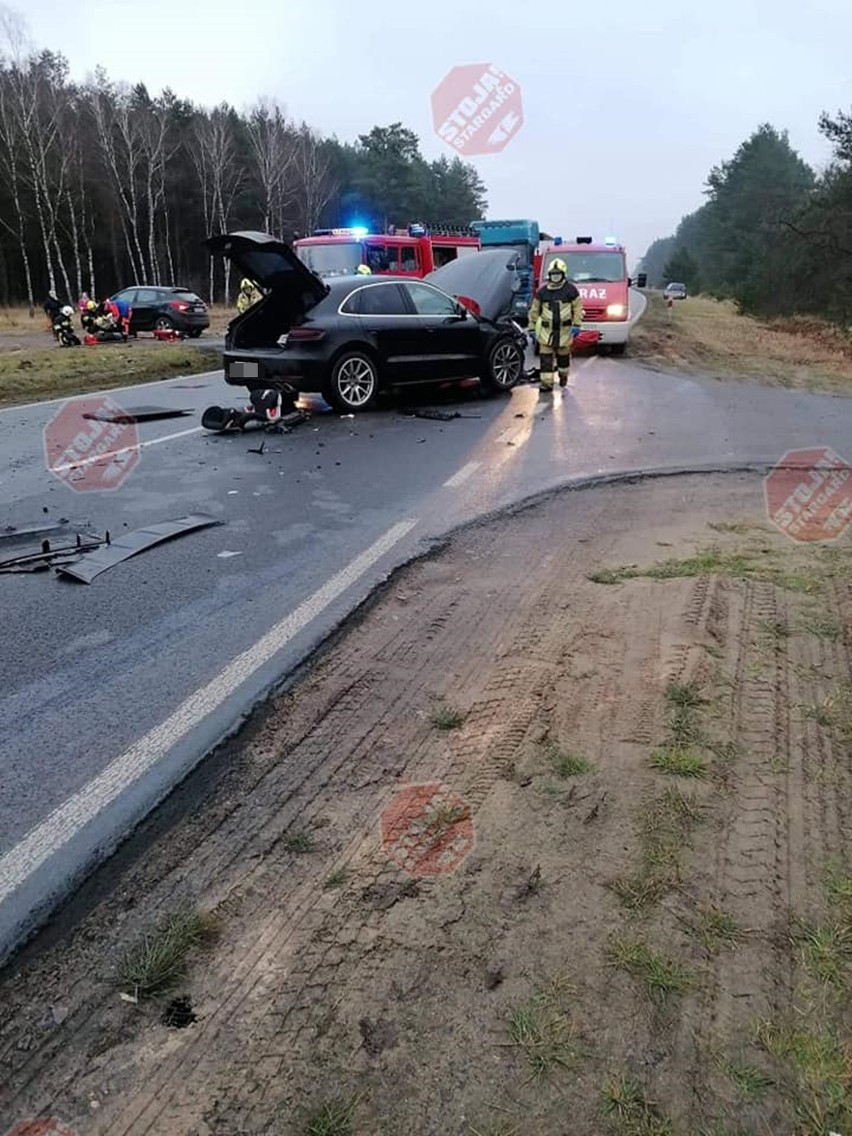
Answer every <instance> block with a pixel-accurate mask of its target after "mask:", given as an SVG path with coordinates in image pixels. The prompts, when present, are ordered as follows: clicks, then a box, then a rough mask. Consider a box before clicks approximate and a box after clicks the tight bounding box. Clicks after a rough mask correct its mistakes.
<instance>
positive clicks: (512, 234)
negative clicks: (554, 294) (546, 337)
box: [470, 220, 542, 323]
mask: <svg viewBox="0 0 852 1136" xmlns="http://www.w3.org/2000/svg"><path fill="white" fill-rule="evenodd" d="M470 227H471V229H473V231H474V232H475V233H476V235H477V236H478V237H479V242H480V244H481V246H482V248H483V249H487V248H503V247H505V248H512V249H515V250H516V251H517V252H518V253H520V261H519V264H518V275H519V276H520V278H521V291H520V292H519V293H518V295H517V297H516V298H515V304H514V310H513V313H512V314H513V316H514V317H515V319H518V320H520V321H521V322H522V323H526V318H527V312H528V311H529V306H530V304H531V303H532V297H533V288H534V287H535V256H536V253H537V251H538V243H539V241H540V240H541V239H542V234H541V233H540V231H539V227H538V221H528V220H527V221H472V222H471V225H470Z"/></svg>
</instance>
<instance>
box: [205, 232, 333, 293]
mask: <svg viewBox="0 0 852 1136" xmlns="http://www.w3.org/2000/svg"><path fill="white" fill-rule="evenodd" d="M204 244H205V247H206V248H208V249H209V250H210V252H211V253H212V254H213V255H214V256H224V257H227V259H228V260H230V261H231V263H232V264H234V265H236V267H237V270H238V271H239V272H240V273H241V274H242V275H243V276H246V277H248V279H249V280H251V281H252V282H253V283H255V284H259V285H260V287H261V288H263V289H264V291H266V292H278V293H286V294H288V295H290V296H292V297H294V298H295V297H297V296H298V297H302V298H304V299H307V298H310V300H311V301H313V302H314V303H317V302H319V301H320V300H322V299H323V297H325V296H327V295H328V285H327V284H325V283H324V282H323V281H322V280H320V278H319V276H315V275H314V273H313V272H311V270H310V269H309V268H307V267H306V266H305V265H304V264H302V262H301V260H299V258H298V256H297V255H296V254H295V252H294V251H293V250H292V249H291V248H290V246H289V245H287V244H285V243H284V241H279V240H278V239H277V237H273V236H271V235H270V234H269V233H254V232H240V233H222V234H221V235H220V236H217V237H208V239H207V240H206V241H205V242H204Z"/></svg>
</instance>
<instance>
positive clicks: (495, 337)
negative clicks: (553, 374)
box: [206, 232, 524, 413]
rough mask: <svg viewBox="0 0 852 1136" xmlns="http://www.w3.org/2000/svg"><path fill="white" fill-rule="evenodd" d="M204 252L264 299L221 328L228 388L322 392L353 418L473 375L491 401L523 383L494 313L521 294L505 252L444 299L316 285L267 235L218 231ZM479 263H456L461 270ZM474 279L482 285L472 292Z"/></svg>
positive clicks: (395, 286)
mask: <svg viewBox="0 0 852 1136" xmlns="http://www.w3.org/2000/svg"><path fill="white" fill-rule="evenodd" d="M206 245H207V247H208V249H209V250H210V251H211V252H212V253H214V254H217V255H221V256H225V257H227V258H228V259H230V261H231V262H232V263H233V264H234V265H235V266H236V267H237V269H238V271H239V272H240V273H241V274H242V275H243V276H247V277H248V278H249V279H250V280H253V281H254V282H255V283H256V284H258V285H259V286H260V287H261V288H262V290H263V293H264V295H263V298H262V299H261V300H260V301H259V302H258V303H257V304H255V305H254V306H252V307H251V308H249V309H248V311H246V312H244V313H243V314H242V315H240V316H237V318H236V319H235V320H233V321H232V322H231V323H230V325H229V326H228V330H227V333H226V336H225V354H224V368H225V381H226V382H228V383H230V384H231V385H232V386H242V387H247V388H248V389H249V390H257V389H273V390H274V389H277V390H284V391H287V390H295V391H299V392H308V391H319V392H321V393H322V395H323V397H324V398H325V400H326V401H327V402H329V403H331V405H332V406H335V407H336V408H337V409H338V410H341V411H343V412H344V413H353V412H356V411H360V410H367V409H369V408H370V407H372V406H374V405H375V403H376V401H377V399H378V396H379V394H380V393H381V392H382V391H383V390H387V389H388V388H390V387H395V386H403V385H408V384H413V383H435V382H446V381H452V380H461V379H467V378H478V379H479V380H480V384H481V386H482V387H483V388H484V389H485V390H486V391H488V392H495V393H496V392H500V391H509V390H511V389H512V387H514V386H515V384H516V383H517V382H518V381H519V379H520V378H521V377H522V374H523V358H524V354H523V353H524V336H523V332H521V331H520V330H519V329H518V328H516V327H514V326H513V325H512V324H511V323H510V322H508V321H507V320H506V319H505V318H504V314H503V313H504V312H505V311H508V310H510V308H511V293H512V290H513V289H516V288H517V287H518V286H519V281H518V278H517V273H516V272H515V271H514V268H513V266H512V264H511V263H510V262H509V260H507V253H506V250H501V251H500V252H498V259H497V260H495V261H494V262H493V265H494V267H492V270H491V272H490V273H488V272H486V273H484V274H483V272H482V268H481V266H480V267H479V268H478V271H471V273H470V277H469V279H467V278H463V277H462V276H457V277H456V278H455V279H456V282H457V284H458V286H459V289H460V292H457V293H456V295H450V294H448V293H447V292H446V291H445V290H443V289H441V288H438V287H436V286H435V284H434V283H432V282H431V281H430V280H412V279H411V278H402V277H393V276H372V277H371V276H358V275H353V276H346V277H339V278H336V279H334V278H332V279H328V280H322V279H320V278H319V277H318V276H315V275H314V274H313V273H312V272H311V271H310V269H308V268H307V267H306V266H305V265H304V264H303V263H302V262H301V261H300V260H299V258H298V257H297V255H296V253H295V252H294V251H293V250H292V249H291V248H290V247H289V246H288V245H286V244H285V243H283V242H282V241H279V240H277V239H276V238H275V237H272V236H270V235H269V234H267V233H254V232H241V233H231V234H224V235H222V236H218V237H211V238H210V239H209V240H208V241H207V242H206ZM482 255H484V254H481V253H480V254H477V257H479V256H482ZM477 257H474V256H470V257H464V258H462V259H461V260H460V261H459V262H458V266H459V269H460V268H461V266H462V265H465V264H468V263H469V262H470V261H472V260H476V259H477ZM498 262H499V263H498ZM477 264H478V265H481V262H479V261H478V260H477ZM449 267H454V266H448V268H449ZM439 271H440V272H441V273H445V272H446V271H447V269H441V270H439ZM433 275H438V274H437V273H435V274H433ZM483 275H484V276H485V278H486V279H487V280H488V281H489V286H488V287H486V288H478V287H477V279H478V278H480V277H482V276H483ZM495 278H496V280H497V281H498V282H499V286H498V284H495ZM467 284H470V287H468V286H467ZM474 291H476V292H477V294H476V295H473V294H472V293H473V292H474ZM459 295H463V296H464V297H465V302H464V303H463V302H462V301H461V299H459V298H458V296H459Z"/></svg>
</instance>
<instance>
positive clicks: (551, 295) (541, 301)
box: [529, 258, 583, 391]
mask: <svg viewBox="0 0 852 1136" xmlns="http://www.w3.org/2000/svg"><path fill="white" fill-rule="evenodd" d="M582 322H583V301H582V299H581V298H580V293H579V292H578V291H577V289H576V288H575V287H574V285H573V284H572V283H571V281H570V280H569V279H568V266H567V265H566V263H565V261H564V260H560V259H559V258H557V259H556V260H553V261H551V263H550V266H549V268H548V270H547V283H546V284H545V285H544V287H543V288H539V290H538V291H537V292H536V293H535V295H534V296H533V302H532V304H531V305H530V312H529V327H530V329H531V332H530V334H531V335H532V337H533V338H534V339H535V341H536V342H537V343H538V349H539V356H540V359H541V390H542V391H552V390H553V356H554V355H555V356H556V366H557V368H558V371H559V385H560V387H565V386H567V385H568V370H569V368H570V366H571V344H572V342H573V341H574V340H575V339H576V338H577V336H578V335H579V334H580V327H581V325H582Z"/></svg>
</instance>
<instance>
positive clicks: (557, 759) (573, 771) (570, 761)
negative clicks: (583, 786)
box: [547, 745, 594, 777]
mask: <svg viewBox="0 0 852 1136" xmlns="http://www.w3.org/2000/svg"><path fill="white" fill-rule="evenodd" d="M547 759H548V761H549V762H550V764H551V765H552V766H553V771H554V773H556V774H557V775H558V776H559V777H580V776H582V774H584V773H590V772H591V771H592V769H593V768H594V766H593V765H592V763H591V762H590V761H589V760H588V758H585V757H583V755H582V754H579V753H573V752H571V750H565V749H562V747H561V746H558V745H550V746H548V748H547Z"/></svg>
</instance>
